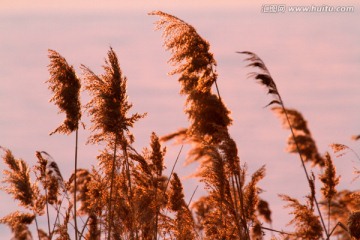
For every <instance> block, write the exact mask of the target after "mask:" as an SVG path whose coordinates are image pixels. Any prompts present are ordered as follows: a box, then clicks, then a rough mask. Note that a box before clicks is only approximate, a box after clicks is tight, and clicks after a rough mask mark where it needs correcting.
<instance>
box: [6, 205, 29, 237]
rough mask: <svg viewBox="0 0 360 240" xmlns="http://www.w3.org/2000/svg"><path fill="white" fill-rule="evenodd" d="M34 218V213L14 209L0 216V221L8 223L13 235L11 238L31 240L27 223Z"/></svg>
mask: <svg viewBox="0 0 360 240" xmlns="http://www.w3.org/2000/svg"><path fill="white" fill-rule="evenodd" d="M34 219H35V215H34V214H30V213H21V212H18V211H16V212H13V213H11V214H9V215H7V216H5V217H3V218H1V219H0V223H1V224H7V225H9V227H10V228H11V231H12V233H13V237H12V238H11V239H17V240H32V239H33V238H32V235H31V232H30V230H29V228H28V225H30V224H31V223H32V222H33V221H34Z"/></svg>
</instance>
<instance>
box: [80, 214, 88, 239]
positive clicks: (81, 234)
mask: <svg viewBox="0 0 360 240" xmlns="http://www.w3.org/2000/svg"><path fill="white" fill-rule="evenodd" d="M89 219H90V216H88V217H87V219H86V221H85V223H84V227H83V229H82V230H81V233H80V238H79V239H81V238H83V237H84V231H85V229H86V228H87V224H88V222H89Z"/></svg>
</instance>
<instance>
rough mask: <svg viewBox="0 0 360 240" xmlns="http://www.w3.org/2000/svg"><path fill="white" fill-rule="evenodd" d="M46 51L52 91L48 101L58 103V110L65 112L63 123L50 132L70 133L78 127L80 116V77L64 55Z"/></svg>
mask: <svg viewBox="0 0 360 240" xmlns="http://www.w3.org/2000/svg"><path fill="white" fill-rule="evenodd" d="M48 51H49V58H50V65H49V72H50V79H49V80H48V81H47V83H49V89H50V90H51V91H52V92H53V93H54V96H53V97H52V98H51V99H50V101H51V102H54V103H55V104H56V105H58V107H59V108H60V112H65V113H66V119H65V120H64V123H63V124H62V125H60V126H59V127H58V128H56V129H55V130H54V131H53V132H52V133H51V134H54V133H56V132H59V133H64V134H70V133H71V132H73V131H75V130H76V129H77V128H78V126H79V121H80V118H81V104H80V97H79V95H80V88H81V83H80V79H79V78H78V77H77V76H76V74H75V70H74V68H73V66H70V65H69V64H68V63H67V62H66V60H65V58H64V57H62V56H61V55H60V54H59V53H58V52H56V51H54V50H50V49H49V50H48ZM51 134H50V135H51Z"/></svg>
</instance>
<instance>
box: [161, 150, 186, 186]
mask: <svg viewBox="0 0 360 240" xmlns="http://www.w3.org/2000/svg"><path fill="white" fill-rule="evenodd" d="M183 147H184V145H181V148H180V151H179V153H178V155H177V157H176V160H175V163H174V165H173V167H172V169H171V172H170V175H169V177H168V181H167V183H166V187H165V189H164V193H165V192H166V189H167V188H168V186H169V183H170V179H171V176H172V174H173V172H174V169H175V166H176V163H177V162H178V160H179V157H180V154H181V151H182V149H183Z"/></svg>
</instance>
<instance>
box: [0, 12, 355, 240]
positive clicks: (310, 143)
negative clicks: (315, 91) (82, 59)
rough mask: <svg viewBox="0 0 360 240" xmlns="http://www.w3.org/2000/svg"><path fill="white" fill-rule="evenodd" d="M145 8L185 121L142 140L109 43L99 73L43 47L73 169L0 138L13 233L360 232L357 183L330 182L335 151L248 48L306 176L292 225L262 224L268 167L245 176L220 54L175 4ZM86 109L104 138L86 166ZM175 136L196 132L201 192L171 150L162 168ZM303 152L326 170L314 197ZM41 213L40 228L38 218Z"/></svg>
mask: <svg viewBox="0 0 360 240" xmlns="http://www.w3.org/2000/svg"><path fill="white" fill-rule="evenodd" d="M150 15H155V16H157V17H159V20H158V21H157V23H156V26H157V29H159V30H162V31H163V38H164V46H165V48H166V49H167V50H169V51H170V52H171V58H170V60H169V62H170V63H171V64H172V65H173V66H174V67H175V69H174V70H173V71H172V72H171V73H170V74H177V75H179V82H180V84H181V90H180V94H182V95H184V96H185V97H186V102H185V114H186V115H187V117H188V120H189V126H188V127H187V128H184V129H180V130H179V131H177V132H175V133H172V134H169V135H167V136H164V137H162V138H161V139H160V138H159V137H158V136H157V135H156V134H155V133H152V134H151V138H150V146H149V147H148V148H145V149H143V150H142V151H137V150H136V149H135V148H134V142H135V137H134V136H133V134H132V133H131V130H132V128H133V126H134V124H135V123H136V122H137V121H138V120H140V119H141V118H143V117H144V116H145V114H139V113H135V114H129V112H130V110H132V104H131V103H130V102H129V101H128V96H127V91H126V85H127V79H126V77H125V76H124V74H123V72H122V70H121V68H120V64H119V60H118V57H117V55H116V53H115V51H114V50H113V49H112V48H110V50H109V51H108V54H107V59H106V60H105V64H104V66H103V70H104V73H102V74H100V75H99V74H96V73H94V72H93V71H92V70H91V69H90V68H88V67H86V66H84V65H82V66H81V69H82V70H83V74H82V77H77V75H76V73H75V70H74V68H73V67H72V66H70V65H69V64H68V63H67V61H66V60H65V58H63V57H62V56H61V55H60V54H59V53H57V52H56V51H54V50H49V58H50V65H49V72H50V79H49V80H48V83H49V85H50V86H49V88H50V90H51V91H52V92H53V93H54V96H53V98H52V99H51V101H52V102H54V103H55V104H56V105H58V107H59V108H60V112H64V113H65V114H66V118H65V121H64V123H63V124H62V125H60V126H59V127H58V128H56V129H55V131H54V132H52V133H51V134H53V133H64V134H70V133H72V132H75V133H76V141H75V159H74V163H75V166H74V173H73V174H72V175H71V176H70V178H69V179H68V180H66V179H64V178H63V176H62V174H61V172H60V168H59V166H58V165H57V163H56V162H55V161H54V159H53V158H52V157H51V156H50V155H49V154H48V153H46V152H44V151H36V153H35V155H36V157H37V159H38V162H37V164H36V165H35V166H34V167H33V168H32V169H31V168H29V167H28V165H27V164H26V162H25V161H24V160H22V159H16V158H15V157H14V156H13V154H12V153H11V151H10V150H8V149H5V148H2V150H3V152H4V154H3V160H4V163H5V164H6V165H7V167H8V170H5V171H4V178H3V183H4V187H3V190H5V191H6V192H7V193H8V194H10V195H11V196H12V197H13V198H14V199H15V200H17V201H18V202H19V204H20V206H21V207H24V209H25V210H26V211H23V212H19V211H16V212H13V213H11V214H9V215H8V216H5V217H3V218H1V219H0V222H1V223H3V224H7V225H8V226H9V227H10V228H11V230H12V232H13V234H14V236H13V239H24V240H25V239H33V238H35V239H42V240H46V239H61V240H66V239H76V240H79V239H89V240H90V239H91V240H99V239H108V240H110V239H148V240H157V239H184V240H188V239H244V240H247V239H248V240H250V239H263V238H264V235H266V233H267V232H268V231H271V232H273V233H277V234H278V237H279V238H283V239H329V238H330V237H331V236H339V237H341V239H351V237H355V238H357V239H360V231H359V226H360V215H359V212H357V211H356V210H359V207H360V198H359V195H358V194H356V192H352V191H348V190H343V191H337V185H338V183H339V177H338V176H337V174H336V169H335V166H334V163H333V161H332V158H331V155H330V154H329V153H325V154H320V153H319V152H318V149H317V146H316V143H315V141H314V139H313V137H312V135H311V132H310V130H309V128H308V126H307V122H306V121H305V119H304V118H303V116H302V114H301V113H300V112H298V111H296V110H294V109H288V108H286V107H285V105H284V102H283V100H282V98H281V95H280V93H279V91H278V89H277V86H276V84H275V82H274V80H273V78H272V77H271V75H270V72H269V70H268V69H267V67H266V66H265V64H264V62H263V61H262V60H261V59H260V58H259V57H258V56H257V55H256V54H254V53H252V52H241V53H242V54H245V55H247V56H248V57H247V58H246V60H247V61H249V66H250V67H254V68H256V69H257V70H256V71H255V72H253V73H251V74H250V76H251V77H253V78H255V79H256V80H258V81H259V82H260V83H261V84H263V85H265V86H266V87H267V89H268V93H269V94H271V95H272V96H273V97H274V99H273V100H272V101H271V102H270V103H269V104H268V105H269V106H270V105H276V106H275V107H273V109H272V110H273V111H274V112H275V113H276V114H277V115H278V116H279V117H280V118H281V119H282V122H283V125H284V126H285V127H286V128H288V129H290V132H291V135H290V136H289V138H288V148H287V150H288V151H289V152H291V153H297V154H298V155H299V157H300V161H301V163H302V167H303V170H304V173H305V177H306V178H305V179H306V181H307V183H308V185H309V194H308V195H307V198H306V202H305V203H302V202H301V201H299V200H298V199H295V198H292V197H290V196H288V195H280V197H281V198H282V199H283V200H284V201H286V202H287V205H286V207H289V208H291V209H292V212H291V213H292V214H293V219H292V220H291V222H290V224H292V225H293V226H294V228H293V231H292V232H283V231H280V230H275V229H272V228H271V225H269V227H266V226H265V225H264V223H267V224H271V222H272V218H271V210H270V207H269V204H268V202H267V201H265V200H264V199H261V197H260V194H261V192H262V189H261V188H260V187H259V186H258V183H259V181H260V180H262V179H263V178H264V177H265V166H263V167H261V168H260V169H259V170H257V171H255V172H254V173H253V174H252V175H251V178H250V179H247V175H248V171H247V168H246V164H245V163H241V162H240V156H239V153H238V148H237V144H236V142H235V141H234V140H233V138H232V137H231V135H230V132H229V126H230V125H231V123H232V119H231V118H230V110H229V109H228V108H227V107H226V105H225V103H224V102H223V100H222V98H221V97H220V90H219V87H218V84H217V72H216V70H215V69H216V68H215V67H216V61H215V59H214V56H213V54H212V53H211V52H210V45H209V43H208V42H207V41H206V40H204V39H203V38H202V37H201V36H200V35H199V34H198V33H197V32H196V30H195V28H194V27H192V26H191V25H189V24H188V23H186V22H184V21H183V20H181V19H179V18H177V17H175V16H172V15H170V14H167V13H163V12H160V11H157V12H152V13H150ZM81 82H83V84H84V86H85V87H83V89H84V90H85V91H87V92H88V93H89V94H90V96H91V97H92V98H91V100H90V101H89V102H88V103H87V104H86V105H85V106H84V107H82V106H81V103H80V90H81V86H82V83H81ZM82 109H84V110H85V111H86V112H87V113H88V115H89V116H90V118H91V127H90V130H91V132H92V135H91V136H90V138H89V139H88V143H91V144H99V143H103V144H102V145H101V146H104V149H102V151H101V152H100V154H99V155H98V156H97V159H98V166H97V167H95V166H93V167H92V168H91V169H89V170H87V169H78V168H77V163H78V154H77V144H78V130H79V125H80V119H81V116H82ZM173 138H177V139H178V140H179V142H181V143H182V144H191V146H192V148H191V149H190V151H189V154H188V159H187V162H188V163H192V162H194V161H196V162H199V163H200V165H199V168H198V169H197V171H196V173H195V175H196V176H197V177H198V178H200V181H201V182H203V183H204V184H205V188H206V190H207V195H206V196H202V197H201V198H199V199H198V200H197V201H194V202H191V200H190V202H185V196H184V190H183V186H182V183H181V180H180V178H179V176H178V175H177V174H176V173H175V172H173V170H174V166H175V164H176V162H177V160H178V159H176V161H175V163H174V166H173V169H172V171H171V172H170V174H169V176H166V175H164V169H165V166H164V157H165V152H166V149H165V148H164V147H162V146H161V140H162V141H168V140H171V139H173ZM355 139H357V137H355ZM332 147H333V149H334V152H335V153H337V152H339V151H344V150H349V149H350V148H348V147H347V146H345V145H341V144H334V145H332ZM350 150H351V149H350ZM180 152H181V150H180ZM354 153H355V152H354ZM179 154H180V153H179ZM355 154H356V153H355ZM356 156H357V155H356ZM178 157H179V156H178ZM359 160H360V159H359ZM308 162H310V163H312V164H311V166H310V167H311V168H315V167H318V168H319V169H320V170H321V172H322V174H320V175H319V176H318V180H320V182H321V183H322V187H321V200H318V198H319V197H318V196H317V194H316V188H315V182H316V179H317V178H316V176H315V175H314V174H313V173H312V172H311V171H309V170H308V167H309V166H307V163H308ZM31 174H34V175H31ZM32 176H35V178H32ZM50 213H55V214H50ZM43 216H44V217H45V218H46V220H47V221H46V222H47V229H46V230H43V229H42V228H43V226H39V224H38V222H39V221H38V218H39V217H43ZM325 216H326V217H327V222H326V218H325ZM33 223H35V226H36V230H37V231H36V234H33V235H34V236H33V235H32V233H31V232H30V230H29V225H31V224H33ZM273 238H274V239H277V238H276V236H273Z"/></svg>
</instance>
